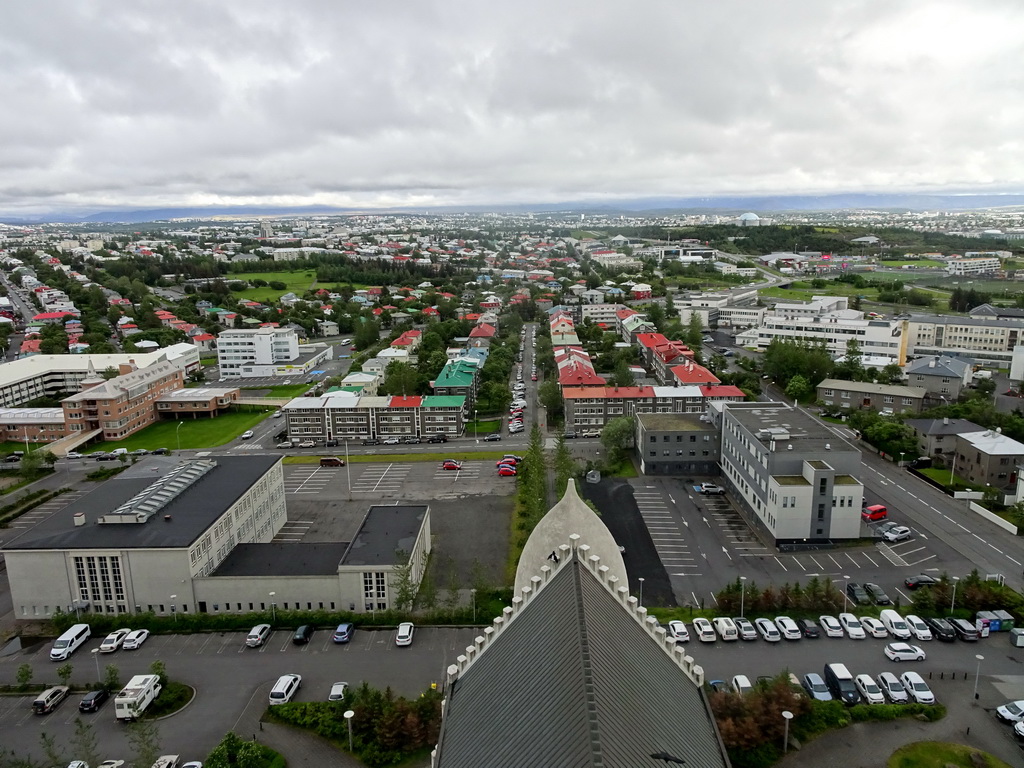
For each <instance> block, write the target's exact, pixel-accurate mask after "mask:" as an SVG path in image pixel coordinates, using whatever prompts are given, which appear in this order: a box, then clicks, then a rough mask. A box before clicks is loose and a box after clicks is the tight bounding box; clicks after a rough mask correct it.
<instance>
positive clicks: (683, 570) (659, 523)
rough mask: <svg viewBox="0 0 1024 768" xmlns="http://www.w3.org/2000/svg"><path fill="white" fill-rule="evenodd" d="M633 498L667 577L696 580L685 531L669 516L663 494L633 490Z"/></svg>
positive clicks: (696, 570) (647, 490)
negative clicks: (690, 577)
mask: <svg viewBox="0 0 1024 768" xmlns="http://www.w3.org/2000/svg"><path fill="white" fill-rule="evenodd" d="M633 498H634V500H635V501H636V505H637V508H638V509H639V510H640V516H641V517H642V518H643V521H644V525H646V526H647V530H648V532H649V533H650V534H651V540H652V541H653V542H654V548H655V549H656V550H657V552H658V557H659V558H661V562H662V564H663V565H664V566H665V570H666V571H668V574H669V576H700V575H701V574H700V573H699V572H698V568H699V564H698V563H697V561H696V558H695V557H694V556H693V552H692V551H691V550H690V544H689V538H690V536H689V531H688V529H687V527H686V525H685V524H684V523H683V522H682V520H681V519H680V518H679V517H678V516H677V515H673V514H672V511H671V510H670V508H669V506H668V503H667V501H666V499H665V496H664V494H663V493H662V492H661V491H658V490H651V489H649V488H637V489H635V490H634V491H633Z"/></svg>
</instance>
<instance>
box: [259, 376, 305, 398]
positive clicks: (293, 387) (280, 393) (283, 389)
mask: <svg viewBox="0 0 1024 768" xmlns="http://www.w3.org/2000/svg"><path fill="white" fill-rule="evenodd" d="M296 378H301V376H298V374H296ZM311 386H312V385H311V384H306V383H302V384H287V385H285V384H281V385H278V386H275V387H242V391H243V392H246V391H248V390H250V389H254V390H261V391H262V390H267V389H269V390H270V394H268V395H264V397H273V398H276V399H280V398H282V397H287V398H292V397H300V396H301V395H304V394H306V392H307V391H309V388H310V387H311Z"/></svg>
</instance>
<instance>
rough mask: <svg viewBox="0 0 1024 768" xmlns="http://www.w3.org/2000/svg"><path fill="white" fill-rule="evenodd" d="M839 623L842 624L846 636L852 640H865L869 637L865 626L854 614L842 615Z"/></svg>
mask: <svg viewBox="0 0 1024 768" xmlns="http://www.w3.org/2000/svg"><path fill="white" fill-rule="evenodd" d="M839 623H840V624H842V626H843V630H844V631H845V632H846V636H847V637H849V638H850V639H851V640H863V639H864V638H865V637H867V635H866V634H865V633H864V626H863V625H862V624H861V623H860V619H858V618H857V617H856V616H854V615H853V614H852V613H840V614H839Z"/></svg>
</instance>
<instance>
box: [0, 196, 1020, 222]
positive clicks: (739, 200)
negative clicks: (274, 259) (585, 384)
mask: <svg viewBox="0 0 1024 768" xmlns="http://www.w3.org/2000/svg"><path fill="white" fill-rule="evenodd" d="M1018 206H1024V194H1005V195H998V194H982V195H978V194H961V195H958V194H934V195H927V194H885V195H872V194H835V195H771V196H762V197H740V196H737V197H650V198H634V199H630V200H616V201H613V202H605V203H595V202H592V201H575V202H572V201H567V202H562V203H552V204H529V203H521V204H514V205H474V206H462V207H453V206H439V207H435V208H422V207H407V208H390V209H386V210H376V209H374V210H367V209H358V208H334V207H330V206H324V205H314V206H303V207H298V208H282V207H277V206H258V205H244V206H224V207H220V208H218V207H202V208H149V209H141V210H137V209H123V210H111V211H100V212H96V213H90V214H81V213H78V214H73V213H51V214H40V215H38V216H25V215H18V216H7V215H4V214H2V213H0V222H3V223H5V224H42V223H57V222H66V223H69V224H72V223H89V222H93V223H97V224H116V223H125V224H133V223H141V222H148V221H163V220H167V219H209V218H212V217H216V216H304V215H305V216H316V215H320V216H324V215H345V214H355V213H370V214H424V213H426V214H446V213H512V214H527V213H534V214H539V215H544V214H549V215H550V214H561V215H565V214H601V215H605V216H614V215H670V214H685V213H712V214H720V215H729V214H734V213H735V214H739V213H743V212H744V211H753V212H754V213H757V214H758V215H764V216H770V215H771V214H773V213H785V212H794V211H842V210H864V209H869V210H879V211H894V212H899V211H969V210H978V209H983V208H1005V207H1018Z"/></svg>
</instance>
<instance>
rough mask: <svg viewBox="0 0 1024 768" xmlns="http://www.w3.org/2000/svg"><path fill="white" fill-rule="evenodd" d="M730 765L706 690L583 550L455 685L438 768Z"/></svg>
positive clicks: (440, 742) (440, 741)
mask: <svg viewBox="0 0 1024 768" xmlns="http://www.w3.org/2000/svg"><path fill="white" fill-rule="evenodd" d="M656 752H667V753H669V754H671V755H674V756H676V757H678V758H680V759H681V760H685V761H686V765H687V766H693V767H695V768H696V766H700V767H701V768H716V766H717V767H723V766H728V765H729V762H728V759H727V758H726V756H725V750H724V748H723V747H722V744H721V742H720V740H719V737H718V732H717V730H716V727H715V724H714V720H713V718H712V715H711V711H710V707H709V706H708V703H707V700H706V699H705V697H704V693H703V692H702V691H701V689H700V688H699V687H698V686H697V685H696V683H695V682H694V681H693V680H691V679H690V677H689V676H688V675H687V674H686V672H684V671H683V670H682V669H680V667H679V666H678V665H677V664H676V663H675V661H673V659H671V658H670V657H669V655H668V654H667V653H666V652H665V651H664V650H663V649H662V648H661V647H659V645H658V644H657V642H656V641H655V639H654V638H653V637H651V635H650V634H648V632H647V630H646V629H645V628H644V627H642V626H640V624H639V623H638V622H637V620H636V619H635V618H634V617H633V616H632V615H631V614H630V613H629V611H628V609H627V608H626V607H625V606H623V605H622V604H620V603H619V602H618V600H617V599H616V597H615V596H614V595H613V594H612V593H611V592H610V591H609V590H608V589H607V588H606V587H605V586H604V585H603V584H601V583H600V582H599V581H598V580H597V578H596V577H595V576H594V575H593V574H592V573H591V572H590V571H589V570H587V568H586V566H584V565H582V564H581V563H580V562H579V560H578V559H577V558H576V557H572V559H571V560H570V561H569V562H566V563H565V564H564V565H562V566H561V567H560V568H559V569H558V570H557V571H556V572H555V573H554V574H553V575H552V576H551V579H550V581H549V582H548V583H547V584H545V585H544V586H543V588H542V589H541V590H540V591H539V592H538V593H537V594H536V595H535V596H534V597H532V598H531V599H530V602H528V603H527V604H526V605H525V606H523V608H522V609H520V612H519V613H518V614H517V615H516V616H515V617H514V618H512V620H511V621H510V622H509V623H508V625H507V626H506V627H505V628H504V629H502V630H501V632H500V634H498V635H497V636H496V637H495V638H494V639H493V640H492V641H491V643H490V644H489V645H487V646H486V647H485V648H484V649H483V650H482V651H481V653H480V655H479V656H478V657H477V658H476V659H475V660H473V662H472V663H471V664H470V665H469V667H468V668H466V669H465V670H464V671H463V672H462V673H461V675H460V676H459V677H458V679H456V680H455V682H454V683H453V684H452V685H451V686H449V689H448V702H447V705H446V707H445V712H444V719H443V721H442V725H441V734H440V737H439V739H438V744H437V761H436V765H437V766H439V768H479V766H483V765H486V766H489V768H505V767H506V766H507V767H508V768H512V767H515V768H519V766H544V768H570V767H575V766H598V765H604V766H620V765H621V766H626V765H629V766H634V765H636V766H639V765H655V764H656V763H655V762H654V761H652V760H651V759H650V757H649V755H651V754H653V753H656Z"/></svg>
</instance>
